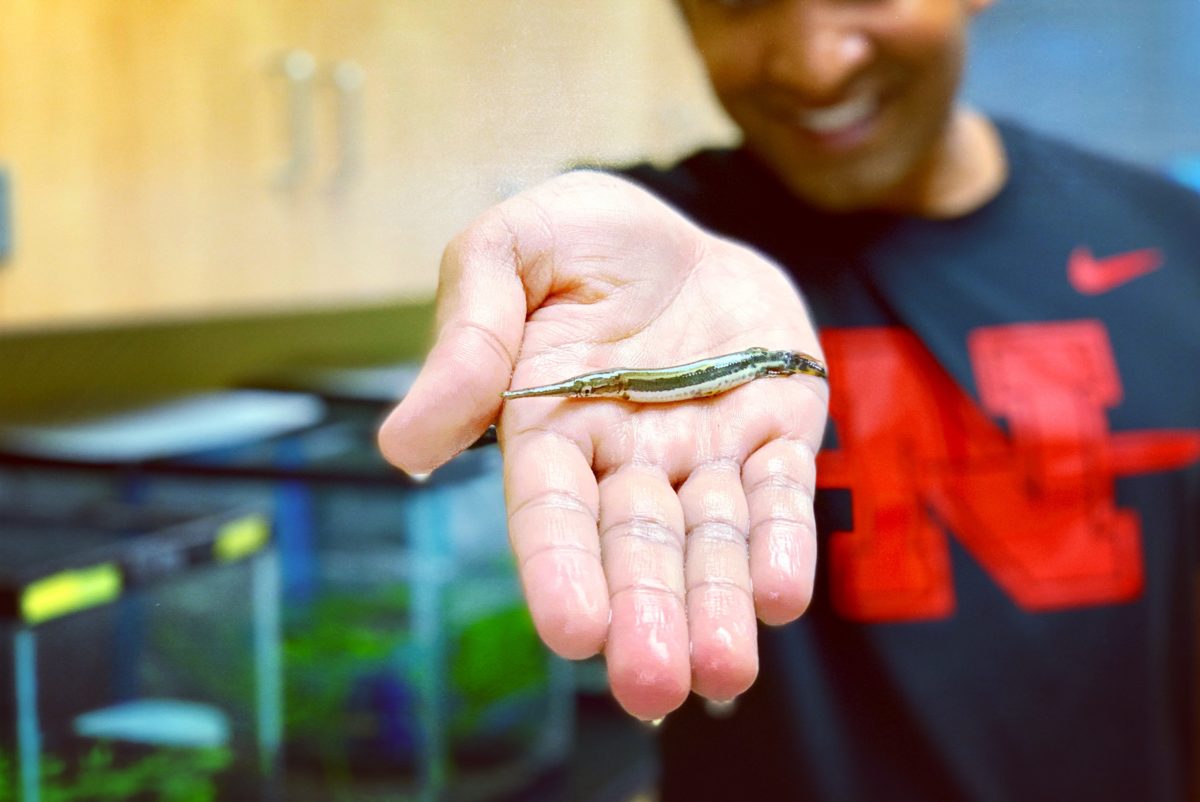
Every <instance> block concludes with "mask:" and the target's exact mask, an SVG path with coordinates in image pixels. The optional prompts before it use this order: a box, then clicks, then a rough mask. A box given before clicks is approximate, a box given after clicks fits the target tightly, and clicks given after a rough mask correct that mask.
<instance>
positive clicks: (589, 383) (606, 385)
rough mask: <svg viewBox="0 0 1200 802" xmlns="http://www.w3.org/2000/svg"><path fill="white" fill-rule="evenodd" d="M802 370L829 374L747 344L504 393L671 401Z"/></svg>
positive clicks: (794, 354)
mask: <svg viewBox="0 0 1200 802" xmlns="http://www.w3.org/2000/svg"><path fill="white" fill-rule="evenodd" d="M797 373H803V374H806V375H808V376H817V377H820V378H822V379H825V378H827V377H828V374H827V373H826V370H825V365H824V363H822V362H821V361H820V360H819V359H815V358H814V357H811V356H809V355H808V354H803V353H800V352H799V351H769V350H767V349H766V348H747V349H746V350H745V351H738V352H737V353H736V354H726V355H724V356H714V357H711V358H709V359H701V360H699V361H697V362H689V363H687V364H686V365H677V366H675V367H670V368H614V369H612V370H600V371H596V372H595V373H584V374H583V375H581V376H576V377H575V378H573V379H567V380H566V381H562V382H556V383H555V384H545V385H542V386H540V387H527V388H525V389H524V390H509V391H507V392H504V393H501V396H502V397H503V398H504V399H506V400H511V399H514V398H535V397H538V396H566V397H569V398H620V399H623V400H625V401H634V402H636V403H639V404H650V403H665V402H668V401H687V400H689V399H692V398H705V397H707V396H710V395H716V394H717V393H723V392H725V391H726V390H732V389H733V388H734V387H737V386H739V385H742V384H745V383H746V382H749V381H753V380H754V379H758V378H761V377H763V376H791V375H794V374H797Z"/></svg>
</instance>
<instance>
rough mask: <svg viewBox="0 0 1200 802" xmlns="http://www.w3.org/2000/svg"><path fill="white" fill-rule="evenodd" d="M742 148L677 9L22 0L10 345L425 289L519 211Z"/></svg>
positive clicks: (300, 0) (5, 316)
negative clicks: (478, 224) (582, 180)
mask: <svg viewBox="0 0 1200 802" xmlns="http://www.w3.org/2000/svg"><path fill="white" fill-rule="evenodd" d="M730 135H731V129H730V128H729V127H728V124H727V123H726V122H725V121H724V118H723V117H721V116H720V115H719V114H718V113H717V111H716V110H715V106H714V105H713V103H712V102H711V99H710V98H709V97H708V94H707V91H706V89H705V87H704V84H703V80H702V78H701V74H700V70H699V66H698V64H697V63H696V60H695V58H694V56H693V55H692V54H691V52H690V50H689V48H688V47H687V45H686V41H685V36H684V34H683V31H682V30H681V26H680V25H679V22H678V20H677V19H676V16H675V12H674V9H673V7H672V3H671V2H670V0H606V2H605V3H579V2H562V0H495V1H494V2H487V3H480V2H478V1H477V0H322V1H320V2H318V0H255V1H254V2H239V1H238V0H173V1H172V2H162V0H8V2H6V3H5V8H4V12H3V18H2V20H0V170H4V171H5V172H6V173H7V175H8V181H9V184H10V185H11V199H10V206H11V215H12V222H13V229H14V230H13V233H12V237H11V239H12V244H11V253H10V254H9V256H8V257H7V260H6V261H5V262H3V263H0V330H7V331H13V330H20V329H30V328H45V327H60V326H64V325H76V324H87V323H94V322H111V321H122V320H131V319H138V320H144V319H161V318H171V317H178V316H181V315H184V316H198V315H212V314H227V313H240V312H250V311H258V310H268V309H278V308H285V309H292V310H295V309H298V308H303V307H306V306H313V305H329V304H339V305H345V304H354V303H360V302H368V301H369V302H372V303H378V302H380V301H383V300H389V299H393V298H394V299H397V300H414V299H419V298H423V297H427V296H429V295H431V294H432V292H433V290H434V287H435V284H436V271H437V262H438V257H439V256H440V251H441V248H442V246H443V245H444V243H445V241H446V240H447V238H448V237H449V236H451V235H452V234H453V233H454V231H456V230H457V229H458V228H460V227H461V226H462V225H463V224H465V222H467V221H468V220H469V219H470V218H471V217H472V216H473V215H474V214H476V213H477V212H478V211H479V210H480V209H482V208H484V207H485V206H487V205H488V204H490V203H493V202H495V201H496V200H498V199H499V198H501V197H504V196H505V195H507V194H510V193H511V192H513V191H516V190H517V189H520V188H521V187H523V186H526V185H528V184H530V183H533V182H535V181H537V180H540V179H542V178H544V177H546V176H548V175H550V174H552V173H553V172H555V171H556V170H557V169H559V168H560V167H561V166H563V165H565V164H568V163H570V162H572V161H577V160H581V159H584V160H592V159H602V160H613V159H631V158H638V157H650V158H657V159H667V158H670V157H672V156H674V155H677V154H679V153H681V152H683V151H684V150H686V149H688V148H690V147H692V146H693V145H695V144H697V143H699V142H703V141H712V140H714V139H715V140H721V139H728V138H729V137H730Z"/></svg>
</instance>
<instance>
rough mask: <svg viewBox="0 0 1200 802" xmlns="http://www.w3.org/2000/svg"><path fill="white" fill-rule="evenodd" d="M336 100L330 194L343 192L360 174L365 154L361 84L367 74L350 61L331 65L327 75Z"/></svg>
mask: <svg viewBox="0 0 1200 802" xmlns="http://www.w3.org/2000/svg"><path fill="white" fill-rule="evenodd" d="M329 78H330V83H331V84H332V86H333V90H334V93H335V97H336V109H335V114H336V119H337V131H338V160H337V167H335V168H334V171H333V174H332V175H331V176H330V180H329V191H330V192H332V193H339V192H344V191H345V190H346V189H348V188H349V187H350V185H351V184H353V183H354V180H355V179H356V178H357V177H358V175H359V173H360V172H361V171H362V165H363V155H364V154H363V151H364V131H363V83H364V81H365V80H366V74H365V72H364V71H363V68H362V67H360V66H359V65H358V64H357V63H356V62H353V61H338V62H336V63H334V65H333V67H332V69H331V70H330V73H329Z"/></svg>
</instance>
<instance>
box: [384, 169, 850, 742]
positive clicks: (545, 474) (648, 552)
mask: <svg viewBox="0 0 1200 802" xmlns="http://www.w3.org/2000/svg"><path fill="white" fill-rule="evenodd" d="M750 346H764V347H766V348H771V349H793V350H799V351H805V352H807V353H809V354H813V355H814V356H817V357H818V358H819V357H820V346H819V345H818V343H817V337H816V334H815V332H814V330H813V328H812V326H811V324H810V323H809V320H808V316H807V314H806V312H805V309H804V306H803V304H802V302H801V300H800V297H799V295H798V294H797V292H796V290H795V289H794V288H793V287H792V286H791V284H790V283H789V282H788V280H787V278H786V277H785V276H784V275H783V274H782V273H781V272H780V271H779V269H778V268H776V267H775V266H774V265H772V264H771V263H770V262H768V261H766V260H765V259H763V258H762V257H761V256H759V255H757V254H756V253H754V252H753V251H751V250H749V249H747V248H744V247H742V246H739V245H736V244H734V243H732V242H729V241H726V240H722V239H719V238H717V237H714V236H712V235H710V234H707V233H705V232H704V231H703V230H701V229H700V228H698V227H696V226H695V225H694V224H692V223H691V222H689V221H688V220H686V219H685V218H683V217H682V216H680V215H679V214H677V213H676V212H674V211H673V210H672V209H670V208H669V207H668V206H666V205H664V204H663V203H661V202H660V201H658V200H657V199H655V198H654V197H653V196H652V195H650V194H648V193H646V192H645V191H643V190H641V189H639V188H637V187H635V186H633V185H632V184H629V183H627V182H625V181H623V180H621V179H618V178H615V177H612V176H608V175H603V174H597V173H586V172H580V173H570V174H567V175H564V176H560V177H559V178H556V179H553V180H552V181H549V182H547V183H545V184H542V185H541V186H539V187H536V188H534V189H532V190H530V191H528V192H525V193H523V194H521V195H518V196H516V197H514V198H512V199H510V200H508V201H506V202H504V203H502V204H500V205H499V206H497V207H494V208H493V209H491V210H489V211H488V212H486V213H485V214H484V215H483V216H482V217H480V218H479V219H478V220H477V221H476V222H475V223H474V224H472V225H471V226H470V227H469V228H468V229H467V230H466V231H465V232H464V233H463V234H461V235H460V236H459V237H458V238H456V239H455V241H454V242H452V243H451V244H450V246H449V247H448V248H447V250H446V254H445V257H444V259H443V262H442V267H441V281H440V284H439V289H438V336H437V340H436V342H435V344H434V346H433V349H432V350H431V352H430V354H429V357H428V359H427V361H426V363H425V365H424V367H423V369H422V371H421V373H420V375H419V377H418V378H417V381H416V383H415V384H414V385H413V388H412V390H411V391H410V393H409V394H408V395H407V396H406V397H405V398H404V400H403V402H402V403H401V404H400V405H399V406H398V407H397V408H396V410H395V411H394V412H393V413H392V415H391V416H390V417H389V418H388V420H387V421H386V422H385V424H384V425H383V428H382V429H381V431H380V446H381V448H382V450H383V452H384V454H385V455H386V456H387V457H388V459H389V460H390V461H391V462H393V463H394V464H395V465H397V466H399V467H401V468H403V469H404V470H406V471H408V472H410V473H425V472H429V471H431V470H433V469H434V468H436V467H437V466H438V465H440V464H442V463H443V462H445V461H446V460H448V459H449V458H450V457H452V456H453V455H454V454H456V453H458V452H459V451H461V450H462V449H463V448H465V447H467V446H468V445H469V444H470V443H472V442H473V441H474V440H475V439H476V438H477V437H478V436H479V435H480V434H481V433H482V432H483V431H484V429H485V428H486V427H487V426H488V424H490V423H492V422H493V421H494V420H495V419H496V416H497V414H498V413H499V415H500V417H499V425H498V432H499V438H500V445H501V448H502V449H503V453H504V464H505V470H504V473H505V477H504V481H505V494H506V499H507V506H508V528H509V534H510V538H511V541H512V546H513V549H514V552H515V554H516V559H517V563H518V565H519V568H520V573H521V578H522V583H523V585H524V588H525V594H526V597H527V599H528V602H529V607H530V611H531V613H532V616H533V620H534V623H535V624H536V626H537V629H538V632H539V633H540V635H541V637H542V639H543V640H544V641H545V642H546V644H547V645H548V646H549V647H550V648H551V649H553V650H554V651H555V652H557V653H558V654H560V655H563V656H565V657H570V658H582V657H587V656H590V655H593V654H595V653H596V652H598V651H600V650H603V651H604V653H605V657H606V660H607V663H608V671H609V680H610V685H611V687H612V690H613V694H614V695H615V696H616V698H617V700H618V701H619V702H620V703H621V704H622V705H623V706H624V707H625V708H626V709H627V710H628V711H629V712H631V713H632V714H634V715H636V716H639V717H641V718H657V717H660V716H663V715H665V714H666V713H668V712H669V711H671V710H673V709H674V708H676V707H677V706H679V705H680V704H681V703H682V702H683V701H684V699H685V698H686V697H687V694H688V692H689V690H695V691H696V692H697V693H699V694H701V695H703V696H705V697H708V698H710V699H714V700H725V699H730V698H732V697H734V696H736V695H737V694H739V693H741V692H742V691H744V690H745V689H746V688H748V687H749V686H750V684H751V683H752V682H753V681H754V678H755V676H756V674H757V671H758V650H757V640H756V625H755V617H756V616H757V617H758V618H760V619H762V620H763V621H764V622H766V623H769V624H780V623H785V622H787V621H790V620H792V619H794V618H795V617H797V616H798V615H800V614H801V613H802V612H803V611H804V609H805V607H806V606H807V604H808V601H809V599H810V597H811V593H812V580H813V570H814V565H815V559H816V554H815V530H814V524H813V515H812V498H813V489H814V484H815V464H814V463H815V454H816V450H817V448H818V446H819V444H820V441H821V436H822V433H823V430H824V426H825V415H826V408H827V405H828V396H827V388H826V385H825V383H824V382H823V381H822V380H820V379H816V378H813V377H809V376H790V377H786V378H784V377H777V378H764V379H759V380H756V381H752V382H750V383H749V384H746V385H743V386H742V387H739V388H737V389H734V390H732V391H730V392H727V393H724V394H722V395H718V396H714V397H711V398H706V399H700V400H693V401H683V402H676V403H670V404H646V405H638V404H632V403H629V402H624V401H617V400H596V399H560V398H530V399H520V400H512V401H508V402H506V403H505V404H504V405H503V409H502V410H501V399H500V393H501V391H503V390H507V389H509V388H510V387H512V388H523V387H530V386H534V385H539V384H548V383H551V382H556V381H561V380H563V379H567V378H570V377H572V376H576V375H578V374H580V373H585V372H589V371H594V370H602V369H610V368H616V367H630V368H633V367H638V368H649V367H664V366H668V365H677V364H681V363H685V362H690V361H693V360H696V359H700V358H704V357H710V356H716V355H719V354H726V353H730V352H733V351H740V350H742V349H744V348H747V347H750Z"/></svg>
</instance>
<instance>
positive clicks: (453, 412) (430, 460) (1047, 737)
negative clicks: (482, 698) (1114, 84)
mask: <svg viewBox="0 0 1200 802" xmlns="http://www.w3.org/2000/svg"><path fill="white" fill-rule="evenodd" d="M986 5H987V2H986V0H681V6H682V10H683V13H684V16H685V18H686V20H687V23H688V25H689V26H690V29H691V31H692V34H693V38H694V40H695V43H696V46H697V48H698V50H699V52H700V54H701V56H702V57H703V60H704V63H705V65H706V66H707V68H708V72H709V76H710V78H711V80H712V84H713V87H714V89H715V91H716V93H717V96H718V97H719V98H720V100H721V102H722V103H723V105H724V106H725V108H726V110H727V111H728V112H729V114H730V116H731V117H732V118H733V119H734V121H735V122H736V123H737V124H738V125H739V126H740V128H741V130H742V132H743V134H744V145H743V147H741V148H739V149H736V150H728V151H710V152H702V153H698V154H696V155H694V156H692V157H690V158H688V159H686V160H685V161H683V162H681V163H680V164H679V165H677V166H676V167H675V168H673V169H670V170H667V171H662V172H660V171H657V170H653V169H650V168H647V167H637V168H631V169H628V170H625V171H623V175H624V177H625V178H626V179H628V180H631V181H632V182H634V183H635V184H640V185H641V186H642V187H644V188H645V189H647V190H649V192H650V193H651V194H650V195H647V194H646V192H644V191H643V190H642V189H638V188H635V186H633V185H631V184H630V183H627V182H626V181H619V180H617V179H615V178H613V177H612V176H606V175H599V174H591V173H577V174H573V175H568V176H564V177H561V178H559V179H556V180H555V181H552V182H550V183H548V184H546V185H544V186H542V187H538V188H535V189H534V190H531V191H530V192H528V193H525V194H523V195H521V196H518V197H517V198H515V199H513V200H511V201H509V202H506V203H505V204H503V205H501V206H500V207H497V208H496V209H493V210H491V211H490V212H488V213H487V214H485V215H484V216H483V217H481V218H480V220H479V221H477V223H476V224H475V225H473V226H472V227H471V228H470V229H468V230H467V231H466V232H464V234H463V235H462V236H461V237H459V238H458V239H457V240H456V241H455V242H454V243H452V244H451V246H450V247H449V248H448V250H447V255H446V261H445V262H444V264H443V273H442V278H443V281H442V285H441V291H440V297H439V327H440V333H439V338H438V341H437V344H436V345H435V347H434V349H433V351H432V353H431V354H430V358H429V361H428V363H427V365H426V369H425V370H424V371H423V373H422V376H421V378H420V379H419V380H418V383H417V385H416V386H415V387H414V389H413V392H412V394H411V395H410V397H409V398H407V399H405V401H404V403H403V404H402V405H401V406H400V407H399V408H398V409H397V411H396V413H395V414H394V415H393V416H392V418H391V419H390V420H389V422H388V424H387V425H386V426H385V427H384V429H383V431H382V433H381V444H382V446H383V448H384V450H385V452H386V453H387V454H388V455H389V456H390V457H391V458H392V459H393V461H394V462H396V464H398V465H400V466H402V467H405V468H407V469H409V470H413V471H423V470H428V469H430V468H431V467H434V466H435V465H437V464H439V463H440V462H441V461H443V460H444V459H446V458H447V457H448V456H450V455H451V454H452V453H454V451H455V450H456V449H458V448H461V447H463V446H464V445H466V444H467V443H469V442H470V441H471V440H472V439H473V438H474V437H475V436H477V435H478V433H479V432H480V431H481V430H482V429H483V427H484V426H486V425H487V423H488V421H490V420H491V419H492V418H493V417H494V416H495V415H496V414H497V412H498V410H499V409H500V402H499V392H500V391H502V390H504V389H507V388H509V387H510V386H512V387H527V386H532V385H536V384H545V383H550V382H553V381H556V380H561V379H563V378H566V377H569V376H572V375H577V374H579V373H582V372H585V371H588V370H599V369H604V368H611V367H615V366H631V367H653V366H662V365H670V364H679V363H682V362H686V361H689V360H691V359H697V358H701V357H704V356H712V355H715V354H719V353H727V352H730V351H734V350H739V349H742V348H746V347H749V346H763V347H768V348H786V349H796V350H803V351H808V352H810V353H814V354H817V355H822V354H823V355H824V357H825V358H826V360H827V362H828V364H829V386H828V388H826V387H825V385H824V384H822V383H821V382H820V380H817V379H813V378H812V377H804V376H797V377H790V378H786V379H768V380H763V381H754V382H751V383H750V384H748V385H745V386H743V387H741V388H739V389H737V390H735V391H732V392H730V393H727V394H724V395H721V396H716V397H714V398H711V399H705V400H703V401H690V402H682V403H677V404H669V405H652V406H654V407H655V408H653V409H651V408H647V407H643V406H638V405H634V404H628V403H625V402H620V401H587V402H579V401H575V402H573V401H570V400H567V401H563V400H553V399H531V400H528V401H519V402H510V403H506V404H505V405H504V407H503V413H502V415H501V418H500V435H501V443H502V446H503V447H504V452H505V463H506V482H507V489H508V498H509V516H510V518H509V529H510V534H511V537H512V541H513V546H514V550H515V552H516V555H517V559H518V562H519V564H520V566H521V571H522V578H523V581H524V584H525V589H526V593H527V595H528V597H529V603H530V608H531V610H532V612H533V616H534V620H535V622H536V623H537V625H538V628H539V632H541V634H542V636H543V638H545V640H546V642H547V643H548V644H550V646H551V647H552V648H554V649H555V650H556V651H558V652H559V653H561V654H564V655H567V656H571V657H579V656H584V655H587V654H591V653H594V652H596V651H598V650H603V652H604V653H605V655H606V658H607V661H608V666H609V675H610V679H611V682H612V687H613V693H614V695H615V696H616V697H617V699H618V700H619V701H620V702H621V704H622V705H624V706H625V707H626V709H628V710H629V711H630V712H631V713H633V714H635V715H638V716H641V717H644V718H654V717H657V716H661V715H663V714H665V713H668V712H670V711H673V710H676V708H679V709H678V710H677V711H676V712H671V714H670V715H669V716H668V717H667V719H666V722H665V724H664V725H663V727H662V731H661V732H662V744H663V784H662V797H663V799H664V800H665V801H666V802H673V801H674V800H689V802H697V801H698V800H731V799H755V800H757V799H783V800H810V799H811V800H838V801H839V802H842V801H845V800H855V801H858V800H886V801H887V802H902V801H904V800H913V801H914V802H915V801H916V800H922V801H927V800H1019V801H1020V802H1036V801H1037V800H1062V799H1087V800H1132V799H1138V800H1164V802H1165V800H1178V799H1183V798H1186V797H1187V795H1188V789H1189V787H1190V785H1191V782H1192V769H1193V752H1194V749H1195V746H1196V739H1195V732H1194V727H1193V722H1192V714H1193V710H1194V702H1195V698H1194V696H1195V680H1194V660H1193V649H1192V646H1193V643H1192V630H1193V606H1192V599H1193V597H1194V589H1195V583H1194V578H1195V570H1196V545H1197V544H1196V538H1197V534H1198V533H1200V462H1198V460H1200V371H1198V370H1196V367H1195V366H1196V364H1197V360H1198V359H1200V346H1198V345H1197V344H1198V343H1200V315H1197V309H1200V199H1197V198H1196V197H1195V196H1194V195H1192V194H1191V193H1190V192H1188V191H1186V190H1184V189H1183V188H1182V187H1178V186H1175V185H1171V184H1168V183H1167V182H1165V181H1164V180H1161V179H1159V178H1157V177H1155V176H1153V175H1151V174H1149V173H1147V172H1144V171H1141V170H1138V169H1134V168H1131V167H1128V166H1124V165H1120V164H1117V163H1114V162H1111V161H1108V160H1105V159H1101V158H1098V157H1096V156H1093V155H1091V154H1088V153H1085V152H1083V151H1081V150H1078V149H1076V148H1074V147H1071V146H1068V145H1066V144H1063V143H1059V142H1055V141H1052V140H1049V139H1046V138H1044V137H1042V136H1040V135H1037V134H1034V133H1032V132H1029V131H1027V130H1025V129H1023V128H1021V127H1019V126H1016V125H1013V124H1011V123H1007V122H995V121H992V120H989V119H988V118H986V117H985V116H983V115H981V114H979V113H977V112H974V111H971V110H970V109H967V108H965V107H964V106H962V105H961V104H959V102H958V101H957V99H956V94H957V90H958V85H959V81H960V76H961V72H962V68H963V61H964V57H965V41H966V34H967V29H968V27H969V24H970V21H971V19H972V18H973V17H974V15H976V14H977V13H979V12H980V11H982V10H983V9H984V6H986ZM663 201H665V203H666V205H663V203H662V202H663ZM677 211H681V212H683V213H684V215H686V217H681V216H679V215H678V214H677ZM738 243H744V244H745V245H749V246H750V248H747V247H744V245H742V244H738ZM751 248H752V249H751ZM785 275H786V276H787V279H790V283H791V284H793V285H794V286H796V287H799V288H800V290H801V291H803V293H804V296H803V297H804V303H802V302H801V300H800V298H799V297H798V296H797V295H796V294H795V292H794V291H793V290H792V289H791V286H789V281H788V280H784V276H785ZM810 314H811V318H810ZM812 321H815V323H816V324H817V325H818V326H819V327H820V330H821V335H820V343H819V344H818V343H817V341H816V339H815V335H814V332H813V323H812ZM827 389H828V393H829V395H828V396H826V390H827ZM827 398H828V400H829V406H828V413H829V421H830V425H829V426H828V428H826V425H825V424H826V418H825V412H826V408H825V403H826V399H827ZM543 402H544V403H543ZM822 434H824V438H823V450H822V451H821V453H820V455H819V456H817V455H816V453H815V452H816V448H817V447H818V445H822ZM814 488H816V489H817V492H816V494H815V496H816V501H815V505H814V501H813V497H814V493H813V491H814ZM815 532H819V533H820V539H819V549H818V538H817V537H816V535H815ZM818 550H819V552H820V554H821V557H820V559H819V560H818V559H817V557H816V555H817V552H818ZM806 608H807V612H805V610H806ZM801 613H804V615H803V616H802V617H799V618H798V616H800V615H801ZM755 617H757V618H758V619H759V621H761V622H763V623H765V624H769V625H773V626H767V627H761V628H756V627H755V624H754V619H755ZM689 690H690V691H692V692H694V693H693V695H692V697H691V699H690V700H688V701H687V702H684V699H685V697H687V696H688V694H689Z"/></svg>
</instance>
